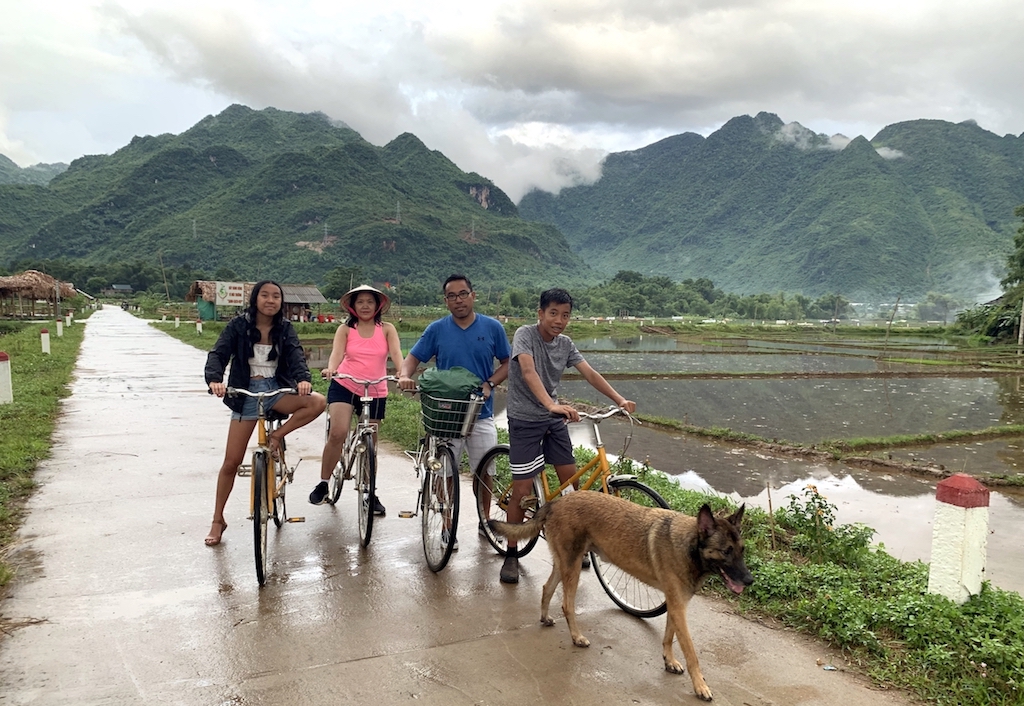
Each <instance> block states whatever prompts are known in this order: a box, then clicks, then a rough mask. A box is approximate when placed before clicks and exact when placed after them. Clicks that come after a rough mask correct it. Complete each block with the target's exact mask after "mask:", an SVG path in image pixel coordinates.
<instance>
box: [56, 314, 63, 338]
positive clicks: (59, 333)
mask: <svg viewBox="0 0 1024 706" xmlns="http://www.w3.org/2000/svg"><path fill="white" fill-rule="evenodd" d="M63 336H64V322H63V321H61V320H60V319H57V338H62V337H63Z"/></svg>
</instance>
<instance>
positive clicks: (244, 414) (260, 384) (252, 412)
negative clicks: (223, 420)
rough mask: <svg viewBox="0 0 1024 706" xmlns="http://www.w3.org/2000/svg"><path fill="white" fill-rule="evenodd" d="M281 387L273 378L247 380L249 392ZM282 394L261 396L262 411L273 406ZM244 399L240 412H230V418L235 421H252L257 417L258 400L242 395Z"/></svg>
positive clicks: (268, 390)
mask: <svg viewBox="0 0 1024 706" xmlns="http://www.w3.org/2000/svg"><path fill="white" fill-rule="evenodd" d="M279 387H281V386H280V385H279V384H278V382H277V380H276V379H275V378H262V379H260V380H250V381H249V392H270V391H271V390H276V389H277V388H279ZM282 397H283V395H274V396H273V397H264V398H263V412H264V413H267V412H269V411H270V410H272V409H273V408H274V405H275V404H277V401H278V400H279V399H281V398H282ZM242 399H244V400H245V403H244V405H243V406H242V411H241V412H232V413H231V419H232V420H233V421H236V422H252V421H255V420H256V419H259V414H258V412H259V409H258V407H257V404H258V402H259V401H258V400H257V399H256V398H255V397H243V398H242Z"/></svg>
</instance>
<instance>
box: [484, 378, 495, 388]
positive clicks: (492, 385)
mask: <svg viewBox="0 0 1024 706" xmlns="http://www.w3.org/2000/svg"><path fill="white" fill-rule="evenodd" d="M484 382H486V383H487V384H488V385H490V386H491V389H492V390H493V389H494V388H495V387H497V385H495V384H494V380H485V381H484Z"/></svg>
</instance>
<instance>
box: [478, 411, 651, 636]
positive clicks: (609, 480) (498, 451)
mask: <svg viewBox="0 0 1024 706" xmlns="http://www.w3.org/2000/svg"><path fill="white" fill-rule="evenodd" d="M616 415H622V416H624V417H626V418H627V419H628V420H629V422H630V433H629V434H628V435H627V436H626V439H625V441H624V443H623V447H622V453H621V454H620V456H625V454H626V449H628V448H629V442H630V441H631V440H632V438H633V432H632V427H633V424H634V423H639V422H635V420H634V419H633V417H632V416H631V415H630V414H629V412H627V411H626V410H624V409H622V408H621V407H615V406H612V407H610V408H608V410H606V411H604V412H600V413H597V414H587V413H585V412H580V419H581V421H582V420H583V419H589V420H590V421H591V422H592V423H593V427H594V438H595V442H596V445H597V453H596V455H595V456H594V458H592V459H591V460H590V461H588V462H587V463H586V464H584V465H583V466H582V467H581V468H579V469H577V471H576V473H575V474H574V475H573V476H572V477H571V478H569V479H568V480H567V481H565V482H564V483H562V484H560V485H555V484H556V483H557V482H558V479H557V477H555V478H554V479H552V478H549V477H548V471H545V472H543V473H539V474H538V475H537V476H536V477H535V478H534V479H533V493H532V494H531V495H529V496H527V497H526V498H523V502H522V505H523V508H524V509H525V510H526V516H527V519H529V518H530V517H532V516H533V513H534V512H536V511H537V509H538V508H539V507H540V506H541V505H543V504H544V503H549V502H551V501H553V500H555V499H556V498H557V497H558V496H559V495H561V494H562V493H564V492H567V491H568V490H569V489H570V488H571V487H573V486H574V485H577V484H578V487H579V489H580V490H581V491H582V490H596V491H599V492H602V493H609V494H610V495H617V496H618V497H621V498H624V499H626V500H629V501H630V502H633V503H636V504H637V505H644V506H646V507H662V508H668V507H669V505H668V503H667V502H665V499H664V498H662V497H661V495H659V494H658V492H657V491H655V490H654V489H653V488H651V487H649V486H647V485H645V484H644V483H642V482H640V481H639V480H637V477H636V475H635V474H630V473H624V474H621V473H620V474H613V473H612V472H611V464H610V463H609V462H608V454H607V452H606V451H605V448H604V441H603V440H602V439H601V429H600V424H601V422H603V421H604V420H605V419H608V418H609V417H614V416H616ZM508 451H509V447H508V444H498V445H497V446H493V447H491V448H490V449H489V450H488V451H487V453H486V454H484V457H483V458H482V459H481V460H480V464H479V465H478V466H477V468H476V470H475V471H474V473H473V494H474V495H475V496H476V511H477V516H478V517H479V518H480V531H481V532H482V533H483V535H484V536H485V537H486V538H487V541H488V542H490V544H491V546H492V547H494V549H495V550H496V551H497V552H498V553H499V554H501V555H502V556H504V555H505V554H506V553H507V549H506V545H505V539H504V538H503V537H499V536H498V535H496V534H494V532H492V531H491V528H490V527H489V526H488V524H487V522H488V520H498V521H501V522H504V521H506V517H507V514H508V505H509V499H510V498H511V497H512V470H511V467H510V465H509V457H508ZM551 475H552V476H553V475H554V474H553V473H552V474H551ZM537 539H538V538H536V537H535V538H534V539H532V540H530V541H529V542H527V543H526V544H524V545H520V546H519V547H518V550H517V553H518V555H519V556H525V555H526V554H528V553H529V552H530V550H532V549H533V547H534V546H535V545H536V544H537ZM590 561H591V564H592V565H593V567H594V573H595V574H596V575H597V580H598V581H600V582H601V586H602V588H604V590H605V593H607V594H608V596H609V597H610V598H611V599H612V600H613V601H614V602H615V604H616V605H618V606H619V607H620V608H622V609H623V610H624V611H626V612H627V613H630V614H631V615H636V616H638V617H641V618H653V617H656V616H659V615H662V614H664V613H665V610H666V607H665V597H664V594H663V593H662V592H661V591H659V590H657V589H655V588H653V587H651V586H648V585H647V584H645V583H643V582H642V581H640V580H639V579H637V578H634V577H633V576H630V575H629V574H627V573H626V572H625V571H622V570H621V569H619V568H618V567H617V566H615V565H614V564H610V563H608V562H607V561H604V560H602V558H601V556H600V555H599V554H597V553H596V552H591V553H590Z"/></svg>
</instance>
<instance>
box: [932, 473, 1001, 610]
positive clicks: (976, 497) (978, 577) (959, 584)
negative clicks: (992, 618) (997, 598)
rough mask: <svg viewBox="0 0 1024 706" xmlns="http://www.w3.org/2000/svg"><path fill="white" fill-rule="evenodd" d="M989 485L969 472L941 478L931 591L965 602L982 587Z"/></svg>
mask: <svg viewBox="0 0 1024 706" xmlns="http://www.w3.org/2000/svg"><path fill="white" fill-rule="evenodd" d="M989 495H990V493H989V489H988V488H986V487H985V486H984V485H982V484H981V483H980V482H978V480H977V479H976V478H974V477H972V476H969V475H967V474H966V473H956V474H954V475H952V476H950V477H949V478H946V479H945V480H943V481H940V482H939V484H938V486H937V487H936V489H935V500H936V502H935V522H934V524H933V526H932V558H931V567H930V569H929V573H928V592H929V593H937V594H939V595H942V596H945V597H946V598H948V599H950V600H951V601H954V602H956V603H964V602H965V601H966V600H967V599H968V598H970V597H971V596H973V595H975V594H977V593H978V592H979V591H981V582H982V581H983V580H984V579H985V562H986V546H987V542H988V505H989Z"/></svg>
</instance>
